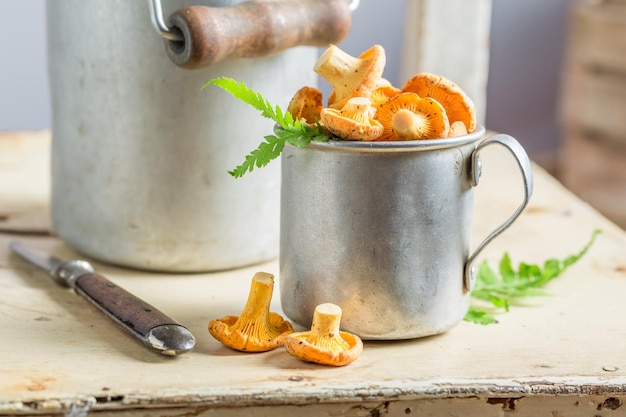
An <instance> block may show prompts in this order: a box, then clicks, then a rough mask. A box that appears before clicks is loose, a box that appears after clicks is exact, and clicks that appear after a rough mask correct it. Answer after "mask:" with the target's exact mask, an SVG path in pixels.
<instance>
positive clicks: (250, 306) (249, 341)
mask: <svg viewBox="0 0 626 417" xmlns="http://www.w3.org/2000/svg"><path fill="white" fill-rule="evenodd" d="M273 290H274V275H272V274H268V273H266V272H257V273H256V274H254V277H252V285H251V286H250V294H249V295H248V301H247V302H246V305H245V307H244V309H243V311H242V313H241V315H240V316H225V317H222V318H221V319H217V320H211V322H210V323H209V333H211V335H212V336H213V337H215V338H216V339H217V340H219V341H220V342H222V343H223V344H224V345H226V346H228V347H229V348H231V349H235V350H239V351H242V352H266V351H269V350H272V349H275V348H277V347H279V346H282V344H283V342H284V340H285V337H286V336H287V335H288V334H289V333H291V332H293V327H292V326H291V324H290V323H289V322H288V321H286V320H284V319H283V318H282V316H280V315H279V314H277V313H272V312H270V311H269V309H270V301H271V300H272V292H273Z"/></svg>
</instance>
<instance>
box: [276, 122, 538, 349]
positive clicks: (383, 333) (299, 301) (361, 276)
mask: <svg viewBox="0 0 626 417" xmlns="http://www.w3.org/2000/svg"><path fill="white" fill-rule="evenodd" d="M484 136H485V129H484V128H483V127H479V128H478V129H477V130H476V131H475V132H473V133H471V134H468V135H465V136H460V137H456V138H447V139H435V140H423V141H407V142H348V141H330V142H326V143H311V144H310V145H309V146H307V147H303V148H298V147H295V146H291V145H286V146H285V150H284V151H283V156H282V166H281V169H282V179H281V181H282V189H281V216H280V223H281V224H280V256H279V258H280V261H279V262H280V296H281V302H282V308H283V311H284V312H285V314H286V315H287V316H288V317H289V318H290V319H291V320H293V321H294V322H295V323H297V324H300V325H302V326H305V327H306V326H309V325H310V324H311V321H312V315H313V311H314V308H315V306H316V305H318V304H321V303H326V302H332V303H335V304H337V305H339V306H340V307H341V308H342V310H343V316H342V328H343V329H344V330H346V331H349V332H352V333H355V334H357V335H359V336H360V337H361V338H363V339H380V340H392V339H409V338H417V337H423V336H428V335H433V334H438V333H442V332H445V331H446V330H448V329H450V328H452V327H453V326H455V325H457V324H458V323H459V322H460V321H461V320H463V317H464V316H465V314H466V313H467V310H468V308H469V298H470V297H469V294H470V291H471V289H472V287H473V283H474V281H475V268H474V267H473V266H472V264H473V261H474V260H475V259H476V256H477V255H478V253H479V252H480V251H481V250H482V249H483V248H484V247H485V246H486V245H487V244H488V243H489V242H490V241H491V240H492V239H493V238H495V237H496V236H497V235H498V234H500V233H501V232H502V231H504V230H505V229H506V228H507V227H508V226H509V225H510V224H511V223H512V222H513V221H515V219H516V218H517V217H518V216H519V214H520V213H521V212H522V210H523V209H524V207H525V206H526V205H527V203H528V201H529V199H530V196H531V194H532V172H531V165H530V161H529V159H528V155H527V154H526V152H525V151H524V149H523V147H522V146H521V145H520V144H519V142H518V141H517V140H515V139H514V138H513V137H511V136H509V135H505V134H497V135H494V136H491V137H489V138H487V139H484ZM483 139H484V140H483ZM495 144H497V145H501V146H504V147H505V148H506V149H508V150H509V151H510V152H511V153H512V154H513V155H514V157H515V160H516V161H517V164H518V165H519V168H520V171H521V173H522V176H523V179H524V200H523V202H522V204H521V205H520V206H519V208H518V209H517V210H516V211H515V213H513V215H512V216H511V217H510V218H509V219H508V220H507V221H506V222H505V223H504V224H502V225H501V226H499V227H498V228H497V229H495V230H494V231H493V232H492V233H491V234H490V235H489V236H487V238H486V239H485V240H484V241H483V242H482V243H481V244H479V245H478V246H477V248H476V249H475V250H474V251H473V252H472V251H471V241H472V222H473V215H472V214H473V213H472V212H473V188H474V187H475V186H476V185H477V184H478V180H479V177H480V170H481V161H480V158H479V156H480V152H481V150H482V149H484V148H485V147H487V146H490V145H495Z"/></svg>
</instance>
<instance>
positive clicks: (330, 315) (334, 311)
mask: <svg viewBox="0 0 626 417" xmlns="http://www.w3.org/2000/svg"><path fill="white" fill-rule="evenodd" d="M340 323H341V307H339V306H338V305H336V304H332V303H325V304H320V305H318V306H317V307H316V308H315V314H314V315H313V323H312V324H311V333H312V334H313V335H315V336H320V337H327V338H329V339H328V343H333V344H334V343H338V344H339V346H341V348H343V349H350V345H349V344H348V343H346V342H345V341H344V340H343V339H342V338H341V337H340V335H339V325H340ZM325 340H326V339H325Z"/></svg>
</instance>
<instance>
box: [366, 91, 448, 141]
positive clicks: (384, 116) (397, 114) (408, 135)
mask: <svg viewBox="0 0 626 417" xmlns="http://www.w3.org/2000/svg"><path fill="white" fill-rule="evenodd" d="M375 118H376V120H378V121H379V122H380V123H381V124H382V125H383V128H384V131H383V134H382V135H381V136H380V137H379V138H378V140H381V141H384V140H419V139H438V138H445V137H447V136H448V131H449V130H450V123H449V122H448V117H447V116H446V111H445V110H444V108H443V107H442V106H441V104H439V102H437V100H435V99H433V98H420V97H419V96H418V95H417V94H415V93H400V94H398V95H396V96H394V97H392V98H390V99H389V100H388V101H387V102H385V103H384V104H382V105H381V106H380V108H379V109H378V110H377V111H376V116H375Z"/></svg>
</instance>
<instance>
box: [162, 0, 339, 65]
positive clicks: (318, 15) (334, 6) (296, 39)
mask: <svg viewBox="0 0 626 417" xmlns="http://www.w3.org/2000/svg"><path fill="white" fill-rule="evenodd" d="M350 25H351V12H350V8H349V2H348V1H347V0H296V1H274V2H254V1H246V2H243V3H239V4H237V5H235V6H230V7H208V6H190V7H185V8H182V9H179V10H177V11H175V12H174V13H173V14H172V15H171V16H170V18H169V22H168V26H169V28H170V30H171V32H172V33H173V34H174V35H177V36H175V37H178V38H180V40H172V39H169V40H166V44H167V46H166V49H167V53H168V55H169V57H170V59H171V60H172V61H173V62H174V63H175V64H176V65H179V66H180V67H183V68H187V69H195V68H202V67H206V66H209V65H212V64H214V63H216V62H219V61H222V60H224V59H226V58H231V57H262V56H267V55H271V54H274V53H277V52H280V51H283V50H285V49H288V48H291V47H294V46H300V45H306V46H327V45H328V44H331V43H338V42H339V41H341V40H342V39H343V38H344V37H345V36H346V35H347V34H348V31H349V29H350Z"/></svg>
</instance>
